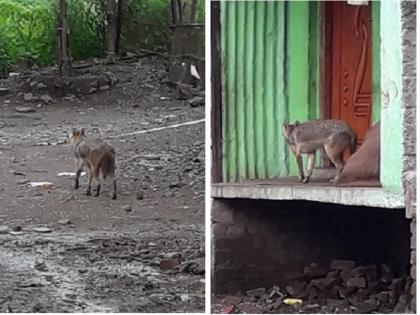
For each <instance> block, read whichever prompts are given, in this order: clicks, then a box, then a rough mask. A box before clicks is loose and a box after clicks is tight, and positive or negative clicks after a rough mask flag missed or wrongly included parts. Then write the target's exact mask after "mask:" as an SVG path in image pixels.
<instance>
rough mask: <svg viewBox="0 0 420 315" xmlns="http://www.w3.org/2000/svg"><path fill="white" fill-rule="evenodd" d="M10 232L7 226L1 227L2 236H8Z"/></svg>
mask: <svg viewBox="0 0 420 315" xmlns="http://www.w3.org/2000/svg"><path fill="white" fill-rule="evenodd" d="M9 231H10V228H9V227H8V226H7V225H0V234H7V233H9Z"/></svg>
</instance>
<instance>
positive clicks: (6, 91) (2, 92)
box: [0, 87, 10, 95]
mask: <svg viewBox="0 0 420 315" xmlns="http://www.w3.org/2000/svg"><path fill="white" fill-rule="evenodd" d="M9 93H10V90H9V89H8V88H4V87H2V88H0V95H6V94H9Z"/></svg>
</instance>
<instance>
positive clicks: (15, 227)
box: [12, 225, 22, 232]
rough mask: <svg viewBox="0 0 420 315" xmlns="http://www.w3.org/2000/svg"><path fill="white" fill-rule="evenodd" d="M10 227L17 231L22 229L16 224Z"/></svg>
mask: <svg viewBox="0 0 420 315" xmlns="http://www.w3.org/2000/svg"><path fill="white" fill-rule="evenodd" d="M12 229H13V231H16V232H19V231H22V226H20V225H16V226H14V227H13V228H12Z"/></svg>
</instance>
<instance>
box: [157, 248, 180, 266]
mask: <svg viewBox="0 0 420 315" xmlns="http://www.w3.org/2000/svg"><path fill="white" fill-rule="evenodd" d="M180 263H181V254H180V253H177V252H173V253H167V254H165V256H164V258H163V259H162V260H161V261H160V269H162V270H170V269H174V268H175V267H176V266H178V265H179V264H180Z"/></svg>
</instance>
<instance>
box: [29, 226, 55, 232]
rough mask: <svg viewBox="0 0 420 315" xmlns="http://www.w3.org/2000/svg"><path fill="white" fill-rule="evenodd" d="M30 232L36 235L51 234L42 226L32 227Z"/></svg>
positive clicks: (48, 229)
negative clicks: (36, 233)
mask: <svg viewBox="0 0 420 315" xmlns="http://www.w3.org/2000/svg"><path fill="white" fill-rule="evenodd" d="M32 230H33V231H34V232H38V233H51V232H52V230H51V229H50V228H48V227H44V226H37V227H34V228H33V229H32Z"/></svg>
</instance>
